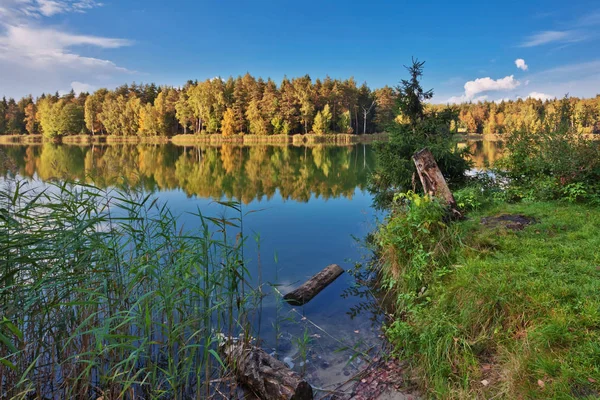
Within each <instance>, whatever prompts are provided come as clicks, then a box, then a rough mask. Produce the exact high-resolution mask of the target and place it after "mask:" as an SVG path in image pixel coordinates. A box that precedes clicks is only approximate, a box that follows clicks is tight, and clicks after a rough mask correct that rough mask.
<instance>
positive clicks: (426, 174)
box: [412, 148, 462, 218]
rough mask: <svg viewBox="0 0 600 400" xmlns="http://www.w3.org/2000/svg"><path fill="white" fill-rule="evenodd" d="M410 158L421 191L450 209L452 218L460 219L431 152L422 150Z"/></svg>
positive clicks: (425, 149) (460, 215)
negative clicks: (415, 169) (421, 188)
mask: <svg viewBox="0 0 600 400" xmlns="http://www.w3.org/2000/svg"><path fill="white" fill-rule="evenodd" d="M412 158H413V161H414V163H415V166H416V167H417V173H418V174H419V179H421V184H422V185H423V191H424V192H425V193H426V194H428V195H430V196H435V197H437V198H439V199H441V200H442V201H443V202H444V203H445V204H446V205H447V206H448V207H449V208H450V211H451V212H452V214H453V217H454V218H462V214H461V212H460V211H459V210H458V207H457V206H456V200H454V196H453V195H452V192H451V191H450V189H449V188H448V184H447V183H446V180H445V179H444V176H443V175H442V171H440V168H439V167H438V165H437V163H436V162H435V159H434V158H433V154H431V151H429V149H428V148H424V149H423V150H420V151H418V152H416V153H415V154H413V157H412Z"/></svg>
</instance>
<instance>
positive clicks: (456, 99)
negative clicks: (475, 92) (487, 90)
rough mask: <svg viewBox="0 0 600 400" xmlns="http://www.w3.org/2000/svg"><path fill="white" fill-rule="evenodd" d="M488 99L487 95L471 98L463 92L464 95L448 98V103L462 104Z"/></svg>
mask: <svg viewBox="0 0 600 400" xmlns="http://www.w3.org/2000/svg"><path fill="white" fill-rule="evenodd" d="M487 99H488V96H487V95H484V96H477V97H474V98H469V97H467V96H466V95H464V94H463V95H462V96H452V97H450V98H449V99H448V100H446V103H447V104H460V103H468V102H472V103H479V102H480V101H486V100H487Z"/></svg>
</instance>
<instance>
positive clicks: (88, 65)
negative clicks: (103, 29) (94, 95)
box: [0, 0, 133, 97]
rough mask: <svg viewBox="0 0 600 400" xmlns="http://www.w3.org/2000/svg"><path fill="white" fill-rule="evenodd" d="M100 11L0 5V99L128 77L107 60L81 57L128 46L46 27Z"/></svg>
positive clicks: (48, 2)
mask: <svg viewBox="0 0 600 400" xmlns="http://www.w3.org/2000/svg"><path fill="white" fill-rule="evenodd" d="M101 5H102V4H101V3H98V2H97V1H94V0H77V1H74V0H0V71H2V73H1V74H0V88H2V91H3V93H0V95H10V96H15V97H17V96H22V95H24V94H28V93H33V94H40V93H41V92H54V91H56V89H57V88H60V87H62V88H65V87H69V86H71V87H73V86H72V83H74V84H77V83H80V82H90V83H89V84H90V85H95V86H104V85H106V83H107V82H108V81H109V80H110V81H112V80H113V78H114V77H115V76H117V75H121V74H124V73H130V72H131V71H129V70H127V69H126V68H124V67H121V66H118V65H116V64H115V63H114V62H112V61H110V60H108V59H104V58H100V57H90V56H87V55H85V54H83V53H82V52H83V51H85V50H83V49H87V48H99V49H118V48H121V47H124V46H130V45H132V44H133V42H132V41H130V40H126V39H121V38H110V37H102V36H92V35H85V34H79V33H73V32H69V31H68V30H66V29H64V28H60V29H59V28H57V27H52V26H45V24H44V22H45V21H44V19H45V18H46V17H48V16H53V15H56V14H61V13H81V12H85V11H86V10H89V9H92V8H94V7H99V6H101ZM118 80H119V81H120V80H122V78H119V79H118ZM79 87H81V86H79ZM82 90H83V89H82ZM76 91H77V90H76ZM86 91H87V90H86Z"/></svg>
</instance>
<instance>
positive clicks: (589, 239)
mask: <svg viewBox="0 0 600 400" xmlns="http://www.w3.org/2000/svg"><path fill="white" fill-rule="evenodd" d="M504 213H508V214H525V215H527V216H531V217H534V218H535V219H536V220H537V221H538V223H536V224H533V225H530V226H527V227H526V228H525V229H524V230H522V231H510V230H506V229H505V228H501V227H500V228H490V227H488V226H484V225H481V224H480V219H481V218H482V217H484V216H493V215H498V214H504ZM456 226H457V227H458V231H459V233H457V235H458V237H459V239H460V241H462V245H461V246H456V247H454V249H453V250H452V253H451V255H450V256H448V255H447V254H446V256H445V258H444V260H447V262H446V263H441V264H440V265H436V268H437V269H441V268H446V269H449V271H450V272H445V273H443V274H431V278H430V279H429V280H428V281H427V282H426V283H424V284H423V285H424V287H426V290H425V293H424V295H423V296H422V297H423V298H422V299H420V300H419V301H414V302H412V303H410V307H408V308H405V309H404V310H399V311H400V312H399V313H398V317H397V319H396V321H395V322H394V323H393V324H391V325H390V326H389V327H388V329H387V333H388V337H389V338H390V339H391V340H392V342H393V343H394V344H395V348H396V351H397V353H399V355H400V356H402V357H405V358H407V359H409V360H410V361H411V363H412V365H413V367H414V371H415V373H416V378H417V381H420V382H421V383H422V384H423V387H424V390H425V392H426V393H427V394H428V395H430V396H432V397H437V398H506V399H518V398H540V399H548V398H552V399H575V398H596V397H597V396H599V395H600V209H598V208H593V207H591V206H589V205H588V206H584V205H575V204H567V203H559V202H550V203H529V204H527V203H521V204H511V205H508V204H501V205H494V206H491V207H488V208H487V209H484V210H481V211H478V212H476V213H472V214H469V219H468V220H467V221H464V222H460V223H457V224H456ZM386 264H387V265H388V266H389V264H390V262H389V260H388V261H387V262H386V261H385V260H384V271H385V268H386ZM403 290H404V292H403V291H402V290H401V291H400V293H398V295H399V296H400V297H402V296H404V297H406V295H407V293H406V290H407V289H403ZM413 294H414V293H410V291H409V292H408V295H413ZM482 381H483V383H482Z"/></svg>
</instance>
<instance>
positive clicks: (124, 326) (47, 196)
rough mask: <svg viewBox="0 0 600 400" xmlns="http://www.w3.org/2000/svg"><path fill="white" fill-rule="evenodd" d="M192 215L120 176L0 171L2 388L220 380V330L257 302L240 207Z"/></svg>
mask: <svg viewBox="0 0 600 400" xmlns="http://www.w3.org/2000/svg"><path fill="white" fill-rule="evenodd" d="M225 206H226V207H229V208H232V209H233V210H235V211H237V212H238V215H241V213H239V211H240V208H239V206H238V205H237V204H234V203H227V204H225ZM191 218H195V219H197V221H198V223H197V224H196V225H197V228H195V229H190V228H189V227H184V226H181V225H180V223H178V222H177V221H178V220H177V218H176V216H175V215H174V214H173V213H172V212H171V211H170V210H169V209H168V208H167V207H166V206H161V205H160V204H159V203H158V202H157V201H155V200H152V198H151V197H150V196H145V195H142V194H140V193H135V192H129V191H127V190H125V189H124V190H113V191H110V192H106V191H103V190H101V189H98V188H96V187H93V186H87V185H81V184H79V185H75V184H66V183H65V184H60V185H50V186H48V187H46V188H45V189H44V190H35V189H31V188H28V186H27V184H26V183H23V182H20V181H12V182H10V183H7V182H5V184H4V187H3V188H1V189H0V399H8V398H16V399H25V398H27V399H30V398H40V399H41V398H44V399H47V398H73V399H79V398H81V399H89V398H103V399H116V398H119V399H121V398H122V399H134V398H155V399H162V398H164V399H167V398H168V399H184V398H207V397H209V396H211V395H212V394H214V393H216V392H217V391H219V390H221V391H222V390H223V388H225V387H229V385H228V384H225V383H224V382H225V380H224V379H223V376H224V375H225V374H226V371H225V367H224V363H223V360H221V358H220V356H219V353H218V351H217V342H218V340H219V337H221V336H220V335H222V334H225V335H233V334H235V335H238V334H240V333H247V332H248V331H249V326H250V319H251V318H252V317H253V314H252V310H253V309H254V305H255V304H257V303H258V301H257V299H256V298H255V293H256V292H254V291H252V290H250V289H249V288H248V283H247V282H248V271H247V269H246V265H245V263H244V259H243V242H244V236H243V231H242V229H241V226H242V225H241V223H240V222H241V217H239V218H232V219H225V218H209V217H205V216H203V215H202V214H201V213H200V212H198V213H197V214H194V215H193V216H192V217H191ZM185 219H186V221H190V218H185ZM215 382H216V383H215ZM215 385H222V388H219V387H217V386H215Z"/></svg>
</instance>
